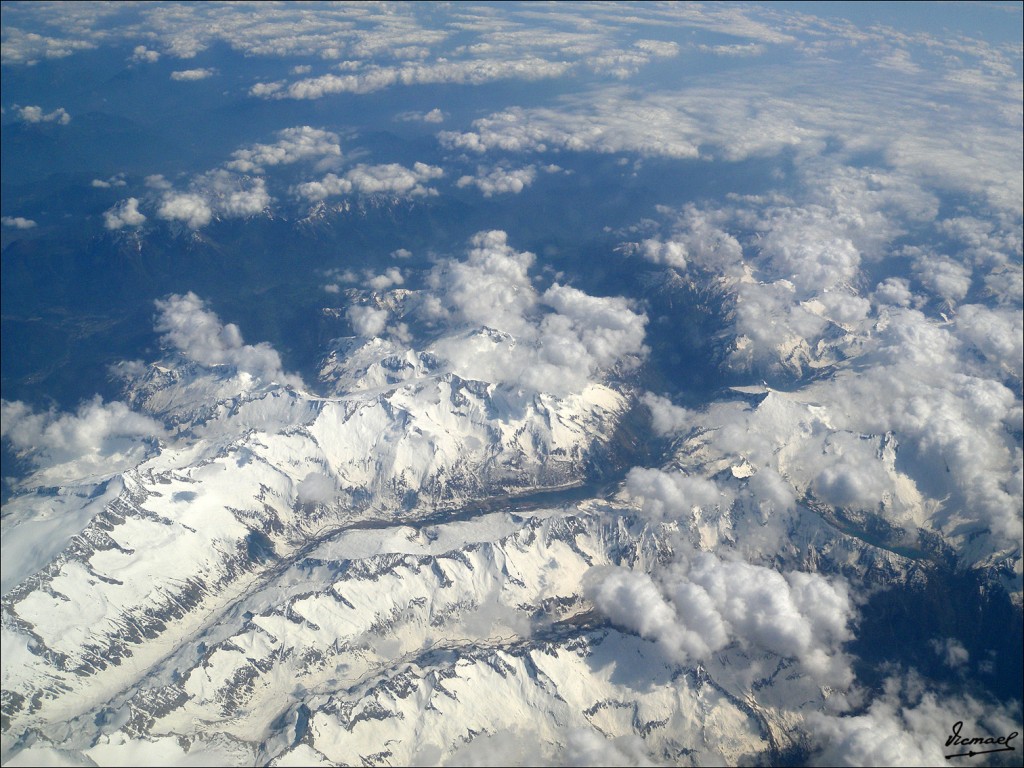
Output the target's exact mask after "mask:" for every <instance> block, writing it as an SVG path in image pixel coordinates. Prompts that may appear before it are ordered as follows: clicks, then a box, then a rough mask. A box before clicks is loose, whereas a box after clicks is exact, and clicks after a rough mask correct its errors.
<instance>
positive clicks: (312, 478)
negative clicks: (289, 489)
mask: <svg viewBox="0 0 1024 768" xmlns="http://www.w3.org/2000/svg"><path fill="white" fill-rule="evenodd" d="M295 492H296V495H297V497H298V500H299V503H300V504H330V503H331V502H332V501H334V500H335V498H336V497H337V494H338V488H337V485H336V484H335V482H334V480H333V479H332V478H330V477H328V476H327V475H325V474H323V473H322V472H310V473H309V474H308V475H306V476H305V477H304V478H303V479H302V480H301V481H300V482H299V484H298V485H297V486H296V489H295Z"/></svg>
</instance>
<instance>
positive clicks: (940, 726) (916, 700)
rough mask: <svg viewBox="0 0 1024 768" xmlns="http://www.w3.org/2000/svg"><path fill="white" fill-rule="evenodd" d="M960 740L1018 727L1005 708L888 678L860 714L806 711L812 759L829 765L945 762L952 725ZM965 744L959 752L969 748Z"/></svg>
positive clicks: (1002, 734)
mask: <svg viewBox="0 0 1024 768" xmlns="http://www.w3.org/2000/svg"><path fill="white" fill-rule="evenodd" d="M957 723H960V724H961V725H960V727H959V729H958V731H959V734H958V735H959V736H960V737H961V738H981V739H985V738H990V739H997V738H1000V737H1006V736H1008V735H1009V734H1011V733H1014V732H1018V733H1019V731H1020V723H1019V722H1018V721H1017V720H1016V716H1015V715H1014V714H1013V713H1012V712H1011V711H1010V710H1008V709H1007V708H1003V707H993V706H989V705H985V704H983V703H982V702H979V701H978V700H977V699H974V698H973V697H971V696H948V697H947V696H942V695H941V694H939V693H938V692H935V691H931V690H927V689H926V688H925V687H924V686H923V685H922V684H921V682H920V681H919V680H914V679H908V680H906V681H904V680H900V679H898V678H890V679H889V680H888V681H887V682H886V690H885V694H884V695H883V696H880V697H879V698H877V699H876V700H875V701H873V702H872V703H871V705H870V706H869V707H868V709H867V711H866V712H864V713H863V714H860V715H854V716H847V717H835V716H829V715H825V714H821V713H811V714H810V715H809V716H808V718H807V724H808V728H809V732H810V733H811V734H813V740H812V746H813V748H814V753H813V755H812V762H814V763H818V764H829V765H893V766H897V765H899V766H902V765H906V766H914V765H947V764H948V763H949V761H948V760H947V758H946V755H947V754H950V753H951V752H952V751H953V750H952V749H950V748H947V747H946V741H947V739H949V738H950V737H952V736H953V735H954V734H953V728H954V726H955V725H956V724H957ZM970 749H971V747H967V748H965V749H962V750H960V751H969V750H970Z"/></svg>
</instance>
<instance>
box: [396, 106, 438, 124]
mask: <svg viewBox="0 0 1024 768" xmlns="http://www.w3.org/2000/svg"><path fill="white" fill-rule="evenodd" d="M445 117H446V115H445V113H444V112H442V111H441V110H440V109H439V108H438V107H434V109H432V110H430V111H429V112H402V113H400V114H398V115H396V116H395V119H396V120H401V121H403V122H423V123H433V124H435V125H436V124H437V123H443V122H444V120H445Z"/></svg>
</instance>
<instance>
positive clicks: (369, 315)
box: [345, 306, 388, 338]
mask: <svg viewBox="0 0 1024 768" xmlns="http://www.w3.org/2000/svg"><path fill="white" fill-rule="evenodd" d="M345 316H346V317H347V318H348V321H349V323H351V324H352V330H353V331H355V332H356V335H357V336H366V337H367V338H375V337H377V336H380V335H381V334H382V333H384V328H385V327H386V326H387V323H388V312H387V310H386V309H378V308H376V307H369V306H354V307H349V309H348V311H346V313H345Z"/></svg>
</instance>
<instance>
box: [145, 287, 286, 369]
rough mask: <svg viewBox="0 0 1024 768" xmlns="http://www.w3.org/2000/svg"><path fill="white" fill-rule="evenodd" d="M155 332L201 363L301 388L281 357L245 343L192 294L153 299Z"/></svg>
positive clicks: (264, 347) (263, 345)
mask: <svg viewBox="0 0 1024 768" xmlns="http://www.w3.org/2000/svg"><path fill="white" fill-rule="evenodd" d="M156 308H157V311H158V316H157V321H156V326H155V328H156V331H157V332H158V333H162V334H163V336H162V337H161V341H162V342H163V343H164V344H166V345H168V346H170V347H173V348H174V349H176V350H177V351H178V352H180V353H181V354H182V355H184V356H185V357H187V358H188V359H190V360H193V361H195V362H196V363H199V364H200V365H204V366H214V365H230V366H233V367H234V368H236V369H237V370H238V371H240V372H244V373H247V374H249V375H251V376H253V377H255V378H257V379H260V380H262V381H264V382H265V383H273V382H277V383H280V384H288V385H291V386H295V387H301V386H302V381H301V380H300V379H299V378H298V377H296V376H293V375H291V374H287V373H285V372H284V371H283V369H282V367H281V357H280V355H279V354H278V353H277V351H276V350H275V349H274V348H273V347H271V346H270V345H269V344H267V343H266V342H260V343H259V344H246V343H244V341H243V340H242V334H241V331H239V329H238V326H237V325H235V324H234V323H227V324H226V325H225V324H223V323H221V321H220V319H219V318H218V317H217V315H216V314H214V313H213V312H211V311H210V310H209V309H207V308H206V303H205V302H204V301H203V300H202V299H200V298H199V297H198V296H196V294H194V293H191V292H189V293H187V294H185V295H184V296H181V295H178V294H174V295H171V296H169V297H168V298H167V299H164V300H158V301H157V302H156Z"/></svg>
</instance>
